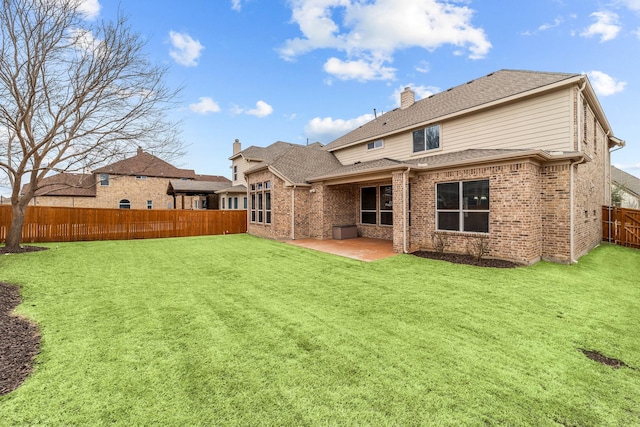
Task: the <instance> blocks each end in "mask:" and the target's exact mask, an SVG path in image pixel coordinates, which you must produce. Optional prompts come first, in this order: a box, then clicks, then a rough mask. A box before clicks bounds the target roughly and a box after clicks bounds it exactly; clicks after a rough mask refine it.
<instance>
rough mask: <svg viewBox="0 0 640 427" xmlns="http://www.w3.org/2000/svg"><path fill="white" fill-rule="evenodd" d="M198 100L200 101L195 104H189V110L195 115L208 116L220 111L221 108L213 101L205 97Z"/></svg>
mask: <svg viewBox="0 0 640 427" xmlns="http://www.w3.org/2000/svg"><path fill="white" fill-rule="evenodd" d="M198 100H199V101H198V102H197V103H195V104H189V109H190V110H191V111H193V112H194V113H198V114H208V113H217V112H219V111H220V106H219V105H218V103H217V102H215V101H214V100H213V99H211V98H209V97H207V96H205V97H200V98H198Z"/></svg>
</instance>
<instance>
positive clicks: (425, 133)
mask: <svg viewBox="0 0 640 427" xmlns="http://www.w3.org/2000/svg"><path fill="white" fill-rule="evenodd" d="M436 148H440V125H433V126H427V127H426V128H423V129H419V130H416V131H414V132H413V152H414V153H418V152H420V151H429V150H435V149H436Z"/></svg>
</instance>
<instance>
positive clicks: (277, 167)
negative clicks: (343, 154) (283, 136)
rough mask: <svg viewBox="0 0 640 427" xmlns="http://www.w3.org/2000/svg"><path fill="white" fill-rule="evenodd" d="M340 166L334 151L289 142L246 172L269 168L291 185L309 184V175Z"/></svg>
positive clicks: (318, 146) (317, 146)
mask: <svg viewBox="0 0 640 427" xmlns="http://www.w3.org/2000/svg"><path fill="white" fill-rule="evenodd" d="M340 166H341V164H340V162H339V161H338V159H337V158H336V157H335V156H334V155H333V153H329V152H328V151H325V150H323V149H322V147H321V146H320V145H312V146H305V145H297V144H289V146H288V147H287V149H286V150H285V151H283V152H282V153H280V154H279V155H278V156H276V157H273V158H272V159H270V160H268V161H263V162H261V163H259V164H257V165H255V166H254V167H252V168H249V169H248V170H246V171H245V174H251V173H255V172H258V171H261V170H264V169H269V170H271V171H272V172H273V173H274V174H276V175H278V176H279V177H280V178H282V179H283V180H285V181H287V183H289V184H290V185H308V183H307V178H308V177H310V176H314V175H319V174H324V173H327V172H329V171H330V170H333V169H336V168H339V167H340Z"/></svg>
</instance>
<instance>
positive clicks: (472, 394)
mask: <svg viewBox="0 0 640 427" xmlns="http://www.w3.org/2000/svg"><path fill="white" fill-rule="evenodd" d="M49 246H50V247H51V248H52V249H51V250H49V251H45V252H38V253H28V254H21V255H7V256H3V257H2V258H0V280H1V281H5V282H10V283H15V284H19V285H20V286H21V288H22V296H23V304H22V305H21V306H20V307H19V308H18V312H19V313H21V314H23V315H25V316H27V317H29V318H31V319H33V320H35V321H37V322H38V323H39V326H40V330H41V333H42V348H41V353H40V355H39V356H38V357H37V362H36V366H35V371H34V373H33V374H32V376H31V377H30V378H29V379H28V380H27V381H26V382H25V383H24V384H23V385H22V386H21V387H20V388H19V389H17V390H16V391H14V392H12V393H10V394H8V395H5V396H2V397H0V425H39V424H42V425H65V426H72V425H105V426H106V425H122V426H132V425H166V426H172V425H175V426H186V425H278V426H283V425H403V426H404V425H482V424H488V425H535V426H545V425H575V426H596V425H598V426H600V425H611V426H616V425H620V426H627V425H639V424H640V370H639V369H640V304H639V302H640V280H639V278H638V272H639V271H640V270H639V268H640V251H634V250H631V249H625V248H620V247H615V246H603V247H600V248H597V249H596V250H594V251H592V252H591V253H590V254H589V255H588V256H586V257H583V258H582V259H581V260H580V262H579V264H577V265H572V266H566V265H556V264H551V263H545V262H542V263H539V264H536V265H535V266H532V267H527V268H518V269H508V270H505V269H482V268H476V267H470V266H462V265H452V264H449V263H446V262H441V261H433V260H427V259H421V258H416V257H413V256H410V255H399V256H396V257H393V258H389V259H386V260H381V261H377V262H373V263H364V262H360V261H356V260H351V259H346V258H342V257H338V256H333V255H329V254H323V253H319V252H315V251H312V250H306V249H301V248H298V247H294V246H291V245H287V244H284V243H279V242H273V241H268V240H263V239H259V238H255V237H251V236H248V235H235V236H213V237H199V238H182V239H158V240H145V241H113V242H87V243H69V244H60V245H59V249H58V250H56V249H55V247H56V245H49ZM579 349H588V350H595V351H598V352H601V353H602V354H604V355H606V356H609V357H612V358H617V359H620V360H622V361H624V362H625V363H626V364H627V365H629V366H630V367H628V368H621V369H612V368H610V367H607V366H604V365H602V364H599V363H597V362H594V361H592V360H590V359H588V358H586V357H585V356H584V355H583V353H582V352H580V351H579Z"/></svg>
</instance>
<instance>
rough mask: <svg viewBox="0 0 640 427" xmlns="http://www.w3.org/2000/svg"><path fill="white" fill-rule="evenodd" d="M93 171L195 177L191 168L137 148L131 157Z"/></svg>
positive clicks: (114, 173)
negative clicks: (184, 167) (180, 166)
mask: <svg viewBox="0 0 640 427" xmlns="http://www.w3.org/2000/svg"><path fill="white" fill-rule="evenodd" d="M93 172H94V173H108V174H111V175H126V176H136V175H144V176H150V177H161V178H186V179H195V178H196V173H195V172H194V171H193V170H192V169H179V168H177V167H175V166H173V165H171V164H169V163H167V162H165V161H164V160H162V159H160V158H158V157H156V156H153V155H151V154H149V153H145V152H144V151H142V150H138V153H137V154H136V155H135V156H133V157H129V158H128V159H124V160H120V161H119V162H115V163H112V164H110V165H107V166H105V167H102V168H99V169H96V170H94V171H93Z"/></svg>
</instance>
